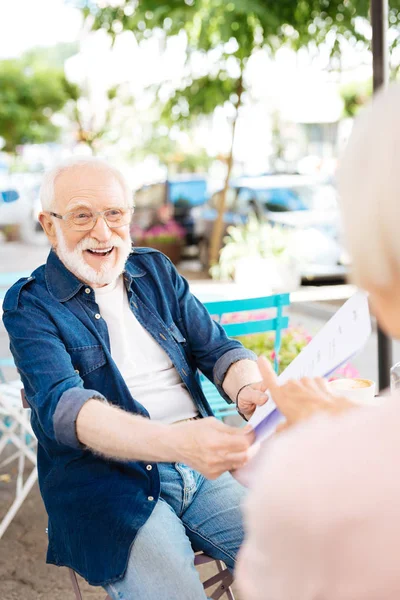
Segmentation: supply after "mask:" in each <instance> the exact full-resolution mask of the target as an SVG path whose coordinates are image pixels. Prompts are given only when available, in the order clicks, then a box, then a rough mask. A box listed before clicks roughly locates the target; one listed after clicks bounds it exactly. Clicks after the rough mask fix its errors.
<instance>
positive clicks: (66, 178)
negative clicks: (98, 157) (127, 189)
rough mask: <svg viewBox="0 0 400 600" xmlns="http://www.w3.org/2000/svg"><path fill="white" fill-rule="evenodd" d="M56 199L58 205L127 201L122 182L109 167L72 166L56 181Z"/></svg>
mask: <svg viewBox="0 0 400 600" xmlns="http://www.w3.org/2000/svg"><path fill="white" fill-rule="evenodd" d="M54 194H55V200H56V203H57V205H58V206H60V205H64V206H66V205H69V204H77V203H78V204H79V201H80V200H82V203H83V204H88V203H89V204H91V203H101V202H103V201H106V200H107V201H113V203H114V202H118V203H119V204H120V203H121V202H124V201H125V198H124V190H123V189H122V186H121V183H120V182H119V180H118V179H117V178H116V177H115V175H114V174H113V173H112V171H108V170H107V169H98V168H97V169H93V168H90V167H89V168H88V167H86V168H83V167H78V168H71V169H68V170H66V171H63V172H62V173H60V174H59V175H58V177H57V178H56V180H55V182H54Z"/></svg>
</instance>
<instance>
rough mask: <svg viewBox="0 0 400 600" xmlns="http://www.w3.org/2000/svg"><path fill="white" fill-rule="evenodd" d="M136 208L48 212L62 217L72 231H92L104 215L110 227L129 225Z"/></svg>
mask: <svg viewBox="0 0 400 600" xmlns="http://www.w3.org/2000/svg"><path fill="white" fill-rule="evenodd" d="M134 210H135V209H134V208H133V207H130V208H119V207H116V208H107V210H98V211H93V210H91V209H90V208H80V209H79V210H73V211H71V212H68V213H66V214H65V215H59V214H57V213H55V212H51V211H46V212H47V214H49V215H51V216H52V217H56V218H57V219H62V220H63V221H64V223H65V224H66V226H67V227H68V228H69V229H71V230H72V231H90V230H91V229H93V227H94V226H95V225H96V223H97V219H98V218H99V217H102V218H103V219H104V220H105V222H106V223H107V225H108V226H109V228H110V229H116V228H117V227H123V226H124V225H129V223H130V222H131V219H132V215H133V212H134Z"/></svg>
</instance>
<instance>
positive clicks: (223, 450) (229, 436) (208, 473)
mask: <svg viewBox="0 0 400 600" xmlns="http://www.w3.org/2000/svg"><path fill="white" fill-rule="evenodd" d="M171 431H172V432H173V435H174V439H175V448H176V450H177V453H178V454H179V462H183V463H185V464H186V465H188V466H189V467H192V469H195V470H196V471H199V472H200V473H202V474H203V475H204V477H206V478H207V479H216V478H217V477H219V476H220V475H222V473H224V472H225V471H233V470H235V469H239V468H240V467H243V466H244V465H245V464H246V463H247V461H248V460H249V457H248V452H247V451H248V448H249V447H250V445H251V443H252V442H253V440H254V433H253V431H252V429H251V427H250V426H248V427H245V428H243V429H238V428H236V427H229V426H228V425H224V424H223V423H221V422H220V421H218V420H217V419H215V418H214V417H207V418H205V419H198V420H196V421H188V422H186V423H177V424H175V425H171Z"/></svg>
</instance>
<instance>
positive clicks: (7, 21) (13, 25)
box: [0, 0, 82, 59]
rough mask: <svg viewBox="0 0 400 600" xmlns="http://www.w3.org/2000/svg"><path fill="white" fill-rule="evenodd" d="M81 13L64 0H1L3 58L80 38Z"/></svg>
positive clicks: (0, 47) (0, 22)
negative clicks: (30, 49) (38, 47)
mask: <svg viewBox="0 0 400 600" xmlns="http://www.w3.org/2000/svg"><path fill="white" fill-rule="evenodd" d="M81 23H82V17H81V13H80V12H79V11H78V10H77V9H76V8H73V7H72V6H66V5H65V3H64V1H63V0H1V1H0V59H4V58H13V57H17V56H20V55H21V54H22V53H23V52H25V51H26V50H28V49H29V48H32V47H33V46H52V45H54V44H56V43H58V42H70V41H74V40H76V39H78V37H79V32H80V28H81Z"/></svg>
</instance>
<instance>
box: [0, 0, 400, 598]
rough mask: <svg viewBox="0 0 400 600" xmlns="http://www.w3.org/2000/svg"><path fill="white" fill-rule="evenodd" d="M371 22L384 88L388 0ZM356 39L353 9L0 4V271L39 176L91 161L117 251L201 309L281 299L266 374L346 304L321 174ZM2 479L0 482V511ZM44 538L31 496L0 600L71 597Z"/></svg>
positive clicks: (360, 94) (31, 232) (351, 81)
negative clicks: (285, 310)
mask: <svg viewBox="0 0 400 600" xmlns="http://www.w3.org/2000/svg"><path fill="white" fill-rule="evenodd" d="M387 21H388V38H387V42H388V48H389V52H388V56H389V61H390V65H389V70H390V79H391V80H392V81H394V80H396V79H397V80H398V79H399V78H400V47H399V45H400V0H390V2H389V13H388V18H387ZM371 35H372V32H371V23H370V12H369V0H307V1H306V0H285V1H284V0H276V1H275V2H273V1H269V2H266V0H169V1H163V0H64V1H63V0H35V2H32V0H2V1H1V2H0V275H1V274H3V275H6V278H5V279H4V281H8V282H9V284H10V283H12V281H14V280H15V279H17V278H18V277H19V276H20V275H21V274H25V273H29V272H30V271H32V270H33V269H34V268H36V267H37V266H38V265H39V264H41V263H42V262H44V261H45V260H46V256H47V254H48V251H49V247H48V243H47V240H46V238H45V237H44V234H43V233H42V231H41V229H40V226H39V224H38V221H37V215H38V213H39V211H40V201H39V186H40V182H41V177H42V174H43V172H44V170H46V169H48V168H51V167H52V166H54V165H55V164H57V163H58V162H59V161H61V160H62V159H64V158H67V157H69V156H74V155H79V156H82V155H85V156H92V155H93V156H98V157H101V158H104V159H106V160H107V161H109V162H110V163H111V164H113V165H114V166H116V167H118V168H119V169H120V170H121V171H122V172H123V173H124V175H125V176H126V178H127V180H128V182H129V184H130V186H131V188H132V200H133V202H134V203H135V205H136V210H135V215H134V219H133V223H132V229H131V234H132V240H133V243H134V244H136V245H139V246H140V245H141V246H152V247H155V248H158V249H160V250H161V251H163V252H164V253H165V254H167V255H168V256H169V257H170V258H171V260H172V261H173V262H174V263H175V264H176V265H177V268H178V270H179V271H180V272H181V273H182V274H183V275H184V276H186V277H187V278H188V279H189V284H190V286H191V288H192V290H193V291H194V293H196V294H197V295H198V296H199V297H200V298H201V299H202V300H204V301H205V300H213V299H221V298H227V299H229V298H233V297H248V296H251V295H253V296H256V295H268V294H271V293H275V292H291V306H290V309H289V316H290V328H289V330H288V331H287V332H286V333H285V334H284V337H283V343H282V352H281V356H280V367H281V368H283V367H284V366H286V365H287V364H288V363H289V362H290V361H291V360H293V358H294V357H295V356H296V355H297V354H298V353H299V352H300V351H301V349H302V348H303V347H304V346H305V345H306V343H308V341H309V340H310V339H311V338H312V336H313V335H314V334H315V333H316V332H317V331H318V330H319V329H320V328H321V327H322V326H323V325H324V323H325V322H326V321H327V320H328V319H329V318H330V317H331V316H332V314H334V312H335V311H336V310H337V309H338V307H339V306H340V305H341V304H342V303H343V301H344V300H345V299H346V298H348V297H349V296H350V295H351V294H352V293H353V292H354V288H353V287H352V286H351V285H349V284H347V283H346V276H347V275H348V273H349V271H350V269H351V265H350V261H349V257H348V256H347V254H346V251H345V248H344V246H343V240H342V231H341V224H340V216H339V212H338V206H337V191H336V182H335V173H336V168H337V166H338V163H339V161H340V155H341V150H342V148H343V147H344V145H345V144H346V141H347V139H348V137H349V135H350V132H351V128H352V123H353V119H354V117H355V116H356V115H357V113H358V112H359V111H360V110H362V107H363V106H364V104H365V103H366V102H367V101H368V99H369V97H370V96H371V94H372V87H373V86H372V54H371ZM7 277H8V279H7ZM5 287H7V286H5ZM5 287H4V289H3V288H1V285H0V298H2V297H3V295H4V291H5ZM259 343H262V347H263V349H264V350H265V352H267V353H268V356H269V357H270V358H271V359H273V356H272V354H273V353H272V348H273V346H271V342H270V340H266V339H264V338H263V339H262V340H261V341H260V340H257V344H259ZM257 344H256V345H257ZM255 349H256V350H257V352H258V351H260V347H259V346H258V345H257V347H255ZM393 350H394V358H395V359H396V360H397V361H398V360H400V345H399V343H395V344H394V347H393ZM0 357H8V358H9V351H8V340H7V336H6V334H5V331H4V330H3V329H0ZM10 364H11V363H10ZM357 373H359V374H360V375H361V376H363V377H367V378H372V379H377V336H376V331H375V330H374V334H373V335H372V336H371V339H370V341H369V342H368V344H367V347H366V348H365V349H364V350H363V352H362V353H360V355H359V356H357V357H356V358H355V359H354V361H352V364H350V365H346V366H345V367H344V370H343V371H342V373H341V375H342V376H343V375H344V376H353V375H357ZM0 375H1V377H3V379H4V380H7V381H10V380H12V379H13V378H14V379H15V377H16V372H15V370H14V368H13V367H12V366H8V367H7V366H6V367H4V368H3V370H2V371H1V372H0ZM1 377H0V379H1ZM14 479H15V473H14V471H13V470H12V469H11V468H8V467H7V468H4V469H3V468H2V469H0V513H1V514H4V513H5V511H6V510H7V507H8V505H9V502H10V500H11V499H12V494H13V490H12V489H11V487H12V483H13V481H14ZM3 509H4V510H3ZM45 527H46V515H45V512H44V508H43V506H42V503H41V500H40V497H39V491H38V489H37V486H35V487H34V488H33V491H32V492H31V493H30V494H29V496H28V497H27V499H26V501H25V502H24V505H23V507H22V508H21V510H20V511H19V512H18V514H17V516H16V518H15V519H14V520H13V522H12V523H11V525H10V527H9V529H8V530H7V532H6V534H5V535H4V537H3V538H2V540H1V541H0V565H1V566H0V578H1V580H2V582H3V583H2V593H1V594H0V595H1V597H2V598H5V599H6V600H14V599H15V600H17V599H18V600H21V598H23V599H24V600H31V599H32V600H33V599H37V598H39V599H46V600H58V599H60V600H61V599H62V600H64V599H65V598H68V597H70V596H71V590H70V585H69V582H68V574H67V573H66V570H65V569H61V570H59V569H56V568H55V567H49V566H46V565H45V548H46V543H47V540H46V535H45ZM64 571H65V572H64ZM84 591H85V598H93V600H94V599H95V598H98V597H99V594H98V591H97V590H96V589H94V588H89V586H86V587H84Z"/></svg>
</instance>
